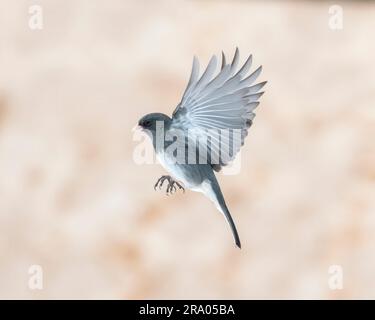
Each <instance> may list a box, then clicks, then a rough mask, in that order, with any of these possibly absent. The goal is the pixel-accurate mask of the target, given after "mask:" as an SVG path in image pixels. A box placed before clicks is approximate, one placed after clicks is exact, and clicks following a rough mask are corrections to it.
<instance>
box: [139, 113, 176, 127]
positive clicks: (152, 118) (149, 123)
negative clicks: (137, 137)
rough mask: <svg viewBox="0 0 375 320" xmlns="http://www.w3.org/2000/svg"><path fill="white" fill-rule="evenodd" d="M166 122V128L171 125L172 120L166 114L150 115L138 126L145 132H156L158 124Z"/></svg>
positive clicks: (141, 120) (143, 118)
mask: <svg viewBox="0 0 375 320" xmlns="http://www.w3.org/2000/svg"><path fill="white" fill-rule="evenodd" d="M158 121H160V122H164V127H165V126H167V125H169V123H170V121H171V118H169V117H168V116H167V115H165V114H164V113H149V114H146V115H145V116H144V117H142V118H141V119H140V120H139V121H138V125H139V126H140V127H142V129H144V130H150V131H156V123H157V122H158Z"/></svg>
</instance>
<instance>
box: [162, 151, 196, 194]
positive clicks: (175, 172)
mask: <svg viewBox="0 0 375 320" xmlns="http://www.w3.org/2000/svg"><path fill="white" fill-rule="evenodd" d="M156 157H157V159H158V161H159V163H160V164H161V165H162V167H163V168H164V169H165V170H166V171H167V172H168V173H169V174H170V175H171V176H172V178H173V179H175V180H177V181H179V182H182V183H183V184H184V186H185V187H186V188H188V189H191V190H194V188H193V186H192V185H191V184H190V183H189V182H188V181H187V180H186V177H185V174H184V171H183V170H182V169H181V166H180V165H178V164H175V163H173V159H168V157H167V156H162V155H160V154H159V153H157V154H156Z"/></svg>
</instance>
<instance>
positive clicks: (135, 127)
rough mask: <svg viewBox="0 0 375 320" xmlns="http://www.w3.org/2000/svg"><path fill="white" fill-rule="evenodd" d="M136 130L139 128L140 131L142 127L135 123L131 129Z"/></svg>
mask: <svg viewBox="0 0 375 320" xmlns="http://www.w3.org/2000/svg"><path fill="white" fill-rule="evenodd" d="M138 130H140V131H142V130H143V128H142V127H141V126H140V125H139V124H137V125H135V126H134V128H133V129H132V132H136V131H138Z"/></svg>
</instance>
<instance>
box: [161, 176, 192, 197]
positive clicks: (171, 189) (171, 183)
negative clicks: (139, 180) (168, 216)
mask: <svg viewBox="0 0 375 320" xmlns="http://www.w3.org/2000/svg"><path fill="white" fill-rule="evenodd" d="M165 180H168V186H167V189H166V195H167V196H169V195H171V194H174V193H175V192H176V191H177V188H176V185H177V186H178V189H179V190H181V189H182V190H183V192H184V193H185V188H184V187H183V186H182V185H181V184H180V183H178V182H177V181H175V180H173V179H172V177H170V176H162V177H160V178H159V179H158V181H156V183H155V185H154V190H155V191H156V188H157V187H159V190H161V188H162V187H163V184H164V181H165Z"/></svg>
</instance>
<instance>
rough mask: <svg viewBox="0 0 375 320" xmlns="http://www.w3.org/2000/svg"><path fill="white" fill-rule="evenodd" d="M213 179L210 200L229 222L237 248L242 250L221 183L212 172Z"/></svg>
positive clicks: (209, 192) (209, 193)
mask: <svg viewBox="0 0 375 320" xmlns="http://www.w3.org/2000/svg"><path fill="white" fill-rule="evenodd" d="M212 175H213V178H212V179H210V186H209V188H210V189H211V190H209V191H208V194H207V195H208V196H209V198H210V199H211V200H212V201H213V202H214V203H215V205H216V207H217V209H218V210H219V211H220V212H221V213H222V214H223V215H224V217H225V219H226V220H227V222H228V224H229V227H230V229H231V231H232V234H233V238H234V242H235V243H236V246H237V247H238V248H240V249H241V241H240V237H239V235H238V232H237V229H236V225H235V224H234V221H233V219H232V216H231V214H230V212H229V210H228V207H227V205H226V203H225V200H224V196H223V194H222V192H221V190H220V186H219V183H218V182H217V180H216V177H215V174H214V173H213V172H212Z"/></svg>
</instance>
